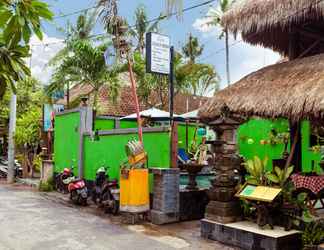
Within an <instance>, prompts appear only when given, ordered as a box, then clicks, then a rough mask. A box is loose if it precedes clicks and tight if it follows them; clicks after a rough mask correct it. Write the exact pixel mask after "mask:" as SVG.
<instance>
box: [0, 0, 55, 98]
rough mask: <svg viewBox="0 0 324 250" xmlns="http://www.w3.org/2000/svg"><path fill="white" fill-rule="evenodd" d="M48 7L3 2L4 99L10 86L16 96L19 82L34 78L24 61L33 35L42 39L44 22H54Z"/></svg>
mask: <svg viewBox="0 0 324 250" xmlns="http://www.w3.org/2000/svg"><path fill="white" fill-rule="evenodd" d="M52 16H53V14H52V12H50V10H49V9H48V5H47V4H46V3H43V2H41V1H38V0H20V1H13V0H6V1H1V2H0V89H1V90H0V98H2V97H3V95H4V93H5V89H6V86H10V87H11V89H12V90H13V91H14V92H15V91H16V88H15V82H17V81H19V80H22V79H23V78H24V77H25V76H26V75H27V76H28V75H30V70H29V68H28V67H27V66H26V64H25V61H24V60H23V59H24V58H26V57H28V55H29V46H28V44H29V41H30V37H31V35H32V33H35V34H36V35H37V36H38V38H40V39H42V32H41V29H40V27H41V25H40V22H41V19H45V20H51V19H52Z"/></svg>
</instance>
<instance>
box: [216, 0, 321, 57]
mask: <svg viewBox="0 0 324 250" xmlns="http://www.w3.org/2000/svg"><path fill="white" fill-rule="evenodd" d="M323 20H324V1H323V0H241V1H237V2H236V3H235V4H234V5H233V6H232V7H231V9H230V10H229V11H227V13H226V14H225V15H224V17H223V18H222V23H223V25H224V26H225V27H227V28H228V30H229V31H230V32H232V33H234V34H236V33H241V34H242V38H243V40H245V41H247V42H249V43H251V44H254V45H257V44H258V45H262V46H264V47H268V48H271V49H273V50H275V51H278V52H280V53H282V54H283V55H286V56H287V55H288V50H289V49H288V48H289V33H290V31H291V29H292V28H294V27H301V26H302V25H303V24H306V23H307V24H309V23H314V24H318V23H319V22H322V21H323Z"/></svg>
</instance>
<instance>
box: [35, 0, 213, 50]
mask: <svg viewBox="0 0 324 250" xmlns="http://www.w3.org/2000/svg"><path fill="white" fill-rule="evenodd" d="M215 1H217V0H209V1H205V2H203V3H200V4H196V5H193V6H190V7H187V8H184V9H182V13H185V12H188V11H190V10H193V9H196V8H200V7H202V6H206V5H208V4H211V3H213V2H215ZM93 8H95V7H89V8H87V9H93ZM84 10H86V9H84ZM84 10H79V11H75V12H73V13H75V14H76V13H80V12H82V11H84ZM73 13H70V14H66V15H64V16H68V15H73ZM175 15H178V12H172V13H170V14H169V15H168V16H167V15H165V16H159V17H155V18H153V19H150V20H148V21H147V22H146V24H149V23H153V22H156V21H158V20H163V19H166V18H169V17H173V16H175ZM58 17H60V16H58ZM128 27H129V28H135V27H136V25H135V24H133V25H130V26H128ZM103 36H109V35H108V34H107V33H100V34H95V35H91V36H90V39H95V38H99V37H103ZM64 42H65V41H63V40H62V41H58V42H51V43H44V44H34V45H31V46H49V45H52V44H58V43H64Z"/></svg>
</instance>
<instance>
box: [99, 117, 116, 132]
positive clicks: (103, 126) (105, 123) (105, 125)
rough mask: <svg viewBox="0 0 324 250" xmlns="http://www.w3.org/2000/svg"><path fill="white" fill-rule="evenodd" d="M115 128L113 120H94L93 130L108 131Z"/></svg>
mask: <svg viewBox="0 0 324 250" xmlns="http://www.w3.org/2000/svg"><path fill="white" fill-rule="evenodd" d="M114 128H115V119H113V118H112V119H105V118H96V120H95V129H96V130H97V129H98V130H110V129H114Z"/></svg>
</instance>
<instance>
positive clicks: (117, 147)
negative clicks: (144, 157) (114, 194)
mask: <svg viewBox="0 0 324 250" xmlns="http://www.w3.org/2000/svg"><path fill="white" fill-rule="evenodd" d="M143 137H144V138H143V140H144V147H145V150H146V151H147V153H148V165H149V167H161V168H168V167H169V164H170V160H169V159H170V148H169V147H170V134H169V132H154V133H144V134H143ZM131 138H137V134H123V135H102V136H100V139H99V141H92V140H91V139H90V137H89V136H86V137H85V141H84V152H85V155H84V175H85V178H86V179H87V180H94V178H95V175H96V174H95V173H96V170H97V169H98V168H99V167H100V166H101V165H102V164H105V165H106V166H109V167H110V169H109V172H110V176H111V177H112V178H118V177H119V167H120V164H121V163H122V161H123V160H126V159H127V157H126V153H125V145H126V143H127V142H128V140H130V139H131Z"/></svg>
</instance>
